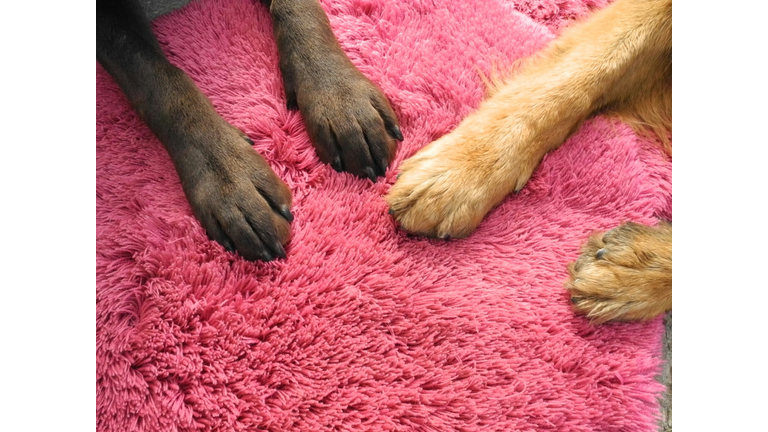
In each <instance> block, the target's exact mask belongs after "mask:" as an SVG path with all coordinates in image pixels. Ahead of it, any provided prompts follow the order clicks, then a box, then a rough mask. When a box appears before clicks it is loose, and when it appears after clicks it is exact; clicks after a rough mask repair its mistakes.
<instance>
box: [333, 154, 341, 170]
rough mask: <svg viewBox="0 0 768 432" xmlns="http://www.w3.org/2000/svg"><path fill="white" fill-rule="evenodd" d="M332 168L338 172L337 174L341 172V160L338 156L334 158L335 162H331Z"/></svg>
mask: <svg viewBox="0 0 768 432" xmlns="http://www.w3.org/2000/svg"><path fill="white" fill-rule="evenodd" d="M331 167H332V168H333V169H335V170H336V172H341V159H340V158H339V157H338V156H336V157H335V158H333V162H331Z"/></svg>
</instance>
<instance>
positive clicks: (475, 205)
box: [385, 114, 543, 239]
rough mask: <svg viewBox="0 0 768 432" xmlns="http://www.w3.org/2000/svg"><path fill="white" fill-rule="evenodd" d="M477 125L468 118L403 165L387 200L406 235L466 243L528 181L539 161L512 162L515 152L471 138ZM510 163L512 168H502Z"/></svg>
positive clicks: (483, 137)
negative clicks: (494, 210) (508, 161)
mask: <svg viewBox="0 0 768 432" xmlns="http://www.w3.org/2000/svg"><path fill="white" fill-rule="evenodd" d="M481 115H482V114H481ZM476 123H477V122H476V121H475V120H474V119H473V118H467V120H465V122H464V123H462V125H460V126H459V128H458V129H456V130H455V131H454V132H452V133H450V134H448V135H446V136H443V137H442V138H440V139H438V140H437V141H434V142H433V143H431V144H429V145H428V146H426V147H424V148H423V149H422V150H421V151H419V152H418V153H417V154H416V155H414V156H413V157H411V158H410V159H408V160H406V161H405V162H403V164H402V165H401V167H400V175H399V176H398V180H397V181H396V182H395V184H394V186H393V187H392V189H391V190H390V192H389V194H388V195H387V196H386V197H385V200H386V201H387V203H388V204H389V207H390V213H391V214H392V215H393V216H394V218H395V219H396V220H397V221H398V223H399V224H400V227H401V228H403V229H404V230H405V231H408V232H410V233H413V234H419V235H424V236H428V237H436V238H444V239H445V238H463V237H466V236H468V235H469V234H470V233H472V232H473V231H474V230H475V228H477V225H478V224H480V222H481V221H482V220H483V217H485V215H486V214H487V213H488V212H489V211H490V210H491V209H493V208H494V207H495V206H496V205H498V204H499V203H500V202H501V201H502V200H503V199H504V197H505V196H506V195H507V194H509V193H510V192H512V191H513V190H519V189H521V188H522V187H523V186H524V185H525V183H526V182H527V181H528V179H529V178H530V176H531V174H532V173H533V170H534V169H535V168H536V166H537V165H538V163H539V161H540V159H541V158H540V157H534V158H533V159H531V158H530V157H520V158H510V154H511V153H514V152H515V147H514V146H508V145H506V144H505V143H504V142H503V141H501V140H497V139H496V135H495V134H493V133H486V134H475V133H473V131H472V130H471V129H473V128H476V127H477V124H476ZM542 156H543V155H542ZM510 159H512V160H515V159H516V160H515V163H514V164H510V163H506V162H505V161H507V160H510Z"/></svg>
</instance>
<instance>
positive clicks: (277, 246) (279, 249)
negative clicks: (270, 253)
mask: <svg viewBox="0 0 768 432" xmlns="http://www.w3.org/2000/svg"><path fill="white" fill-rule="evenodd" d="M272 250H274V251H275V252H276V253H277V256H278V257H280V258H282V259H285V258H286V257H287V256H288V255H287V254H286V253H285V249H283V245H281V244H280V243H275V244H273V245H272Z"/></svg>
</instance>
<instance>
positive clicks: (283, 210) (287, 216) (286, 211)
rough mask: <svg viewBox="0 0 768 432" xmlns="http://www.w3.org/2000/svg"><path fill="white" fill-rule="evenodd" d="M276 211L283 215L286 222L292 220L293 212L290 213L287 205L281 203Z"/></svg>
mask: <svg viewBox="0 0 768 432" xmlns="http://www.w3.org/2000/svg"><path fill="white" fill-rule="evenodd" d="M278 213H280V216H282V217H284V218H285V220H287V221H288V222H293V213H291V209H289V208H288V206H287V205H285V204H283V205H281V206H280V209H279V210H278Z"/></svg>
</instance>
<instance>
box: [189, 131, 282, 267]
mask: <svg viewBox="0 0 768 432" xmlns="http://www.w3.org/2000/svg"><path fill="white" fill-rule="evenodd" d="M217 135H219V137H218V140H217V141H216V144H215V145H211V146H209V147H206V148H192V149H190V152H189V155H187V156H186V157H184V158H182V159H181V160H180V161H178V162H177V170H178V172H179V176H180V177H181V181H182V185H183V187H184V192H185V193H186V195H187V199H188V200H189V203H190V205H191V206H192V210H193V212H194V213H195V216H196V217H197V219H198V220H199V221H200V223H201V224H202V225H203V228H205V231H206V233H207V234H208V237H210V238H211V239H213V240H215V241H217V242H219V243H220V244H221V245H223V246H224V247H225V248H226V249H227V250H229V251H231V252H234V251H237V252H238V253H239V254H240V255H241V256H243V257H244V258H246V259H248V260H252V261H253V260H263V261H271V260H273V259H275V258H278V257H279V258H285V256H286V253H285V249H284V247H283V246H284V245H285V244H286V243H287V242H288V240H289V239H290V232H291V230H290V222H291V221H293V214H292V213H291V210H290V209H291V192H290V190H289V189H288V186H286V184H285V183H283V181H282V180H280V178H279V177H277V175H276V174H275V173H274V172H273V171H272V169H271V168H270V167H269V165H268V164H267V162H266V161H265V160H264V158H262V157H261V155H259V154H258V153H257V152H256V151H254V149H253V148H252V147H251V146H250V144H249V143H248V141H250V140H249V139H248V138H247V137H245V135H244V134H242V132H239V131H238V130H236V129H235V128H233V127H230V128H229V130H224V131H220V133H218V134H217Z"/></svg>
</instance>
